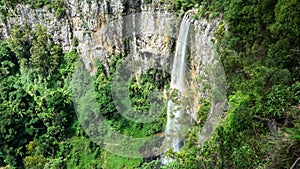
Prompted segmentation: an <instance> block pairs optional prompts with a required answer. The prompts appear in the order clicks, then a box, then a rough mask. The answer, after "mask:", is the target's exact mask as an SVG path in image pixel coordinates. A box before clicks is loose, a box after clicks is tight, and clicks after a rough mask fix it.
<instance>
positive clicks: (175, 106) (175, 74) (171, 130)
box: [165, 15, 191, 152]
mask: <svg viewBox="0 0 300 169" xmlns="http://www.w3.org/2000/svg"><path fill="white" fill-rule="evenodd" d="M190 25H191V20H190V18H189V16H188V15H185V16H184V17H183V20H182V22H181V26H180V31H179V36H178V40H177V44H176V52H175V58H174V62H173V68H172V74H171V85H170V88H171V98H170V100H169V101H168V114H167V125H166V131H165V134H166V140H167V142H168V143H169V144H171V146H172V147H173V151H174V152H178V151H179V150H180V148H181V146H182V141H183V140H182V137H181V135H180V130H181V127H182V125H181V124H180V123H181V121H180V120H181V118H182V115H183V113H184V105H182V104H180V103H181V101H180V100H181V99H182V96H183V94H184V93H185V90H186V87H185V83H184V80H185V72H186V62H185V59H186V57H185V55H186V48H187V40H188V34H189V28H190ZM175 92H177V93H175ZM174 93H175V95H176V94H179V96H180V98H179V100H178V101H174V98H172V95H174Z"/></svg>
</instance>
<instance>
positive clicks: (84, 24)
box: [0, 0, 219, 120]
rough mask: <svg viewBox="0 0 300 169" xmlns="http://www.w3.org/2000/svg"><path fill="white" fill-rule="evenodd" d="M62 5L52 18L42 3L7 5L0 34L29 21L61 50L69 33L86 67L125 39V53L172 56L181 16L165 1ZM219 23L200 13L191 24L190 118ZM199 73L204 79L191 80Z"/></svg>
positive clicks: (77, 0) (69, 0) (120, 47)
mask: <svg viewBox="0 0 300 169" xmlns="http://www.w3.org/2000/svg"><path fill="white" fill-rule="evenodd" d="M65 6H66V11H65V15H64V16H63V17H61V18H57V17H56V16H55V11H52V10H51V9H47V8H46V7H44V8H41V9H32V8H31V7H30V6H29V5H25V4H18V5H17V6H16V8H15V10H10V11H11V14H12V16H11V17H9V18H7V22H6V23H0V35H1V37H2V39H6V38H8V37H9V36H10V32H11V30H12V29H13V27H14V25H16V24H19V25H24V24H25V23H29V25H31V26H32V27H33V28H34V26H35V24H37V23H39V24H41V25H42V26H45V27H47V31H48V33H49V34H50V35H51V36H52V38H53V39H54V41H55V42H57V43H59V44H61V46H62V48H63V50H64V51H70V50H71V49H72V48H73V46H72V39H73V38H76V39H77V40H78V42H79V46H78V47H77V49H78V50H79V51H80V52H81V56H82V59H83V61H84V63H85V64H86V67H87V69H88V70H89V71H90V72H93V71H94V68H93V63H94V60H95V58H99V59H100V60H102V61H104V65H105V63H107V62H108V60H109V58H110V56H112V55H113V54H116V53H122V52H123V53H124V52H126V50H127V49H126V48H124V46H126V45H125V43H128V44H127V48H128V49H129V54H130V55H132V56H133V57H134V58H141V60H142V62H144V63H147V62H148V61H149V57H160V58H163V59H162V61H160V62H161V65H166V66H170V65H168V63H172V62H171V61H166V60H168V59H173V55H172V53H174V46H175V42H176V39H177V36H178V31H179V30H178V29H179V25H180V21H181V20H180V18H179V17H176V16H175V15H174V14H172V12H171V11H169V9H170V4H168V3H167V2H165V3H161V2H160V1H159V0H152V2H151V3H146V2H145V0H140V1H138V0H101V1H100V0H65ZM218 23H219V21H218V20H210V21H209V20H206V19H205V18H203V19H201V20H196V21H195V22H194V23H193V26H192V27H191V30H190V31H191V33H190V43H189V44H188V45H189V46H188V49H187V50H188V51H189V54H190V58H188V60H190V63H189V66H188V68H189V70H191V73H190V74H189V76H190V77H191V79H192V80H191V81H189V82H188V85H189V87H191V88H195V89H197V90H195V91H194V93H195V97H194V100H193V101H192V102H193V104H192V105H194V106H192V107H191V112H190V114H191V115H192V117H193V118H194V119H195V120H197V115H196V112H197V110H198V108H199V103H198V100H199V97H205V98H208V99H210V97H211V96H210V95H209V91H208V90H206V89H203V88H204V86H205V85H207V84H208V85H212V84H211V83H210V82H209V81H211V80H214V78H211V76H212V75H213V74H212V72H211V70H212V69H211V67H212V66H209V65H214V62H215V60H214V57H213V56H214V55H215V53H214V50H213V45H212V43H211V39H212V38H213V32H214V30H215V28H216V27H217V25H218ZM126 40H127V42H126ZM127 52H128V51H127ZM164 59H165V60H164ZM106 67H107V64H106ZM203 77H205V78H204V79H206V81H207V82H205V80H204V81H203V80H201V82H199V81H196V80H195V79H197V78H203Z"/></svg>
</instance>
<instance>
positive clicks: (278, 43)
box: [0, 0, 300, 169]
mask: <svg viewBox="0 0 300 169" xmlns="http://www.w3.org/2000/svg"><path fill="white" fill-rule="evenodd" d="M18 3H21V4H29V5H31V7H32V8H41V7H48V8H49V9H51V10H52V11H53V12H54V13H55V14H56V16H57V17H64V12H65V7H64V1H61V0H55V1H49V0H36V1H32V0H26V1H20V0H19V1H5V0H1V1H0V13H1V20H2V21H3V22H6V21H7V18H8V17H10V16H11V13H10V10H8V9H14V7H15V5H16V4H18ZM148 3H151V1H149V2H148ZM161 3H167V2H164V1H163V0H162V1H161ZM168 3H169V2H168ZM171 4H172V10H173V12H174V13H182V12H184V11H188V10H190V9H194V10H197V11H198V13H197V14H195V15H194V17H195V18H196V19H197V17H200V16H201V17H206V18H207V19H208V20H209V19H212V18H214V17H220V18H222V22H221V23H220V24H219V25H218V28H217V31H216V32H215V39H214V43H215V47H216V50H217V52H218V54H219V55H220V56H221V59H222V63H223V66H224V68H225V72H226V76H227V86H226V87H227V92H228V93H227V97H228V99H229V105H230V106H229V107H228V109H227V110H226V112H225V114H226V117H225V119H224V120H223V121H222V123H221V124H220V125H219V126H218V128H217V130H216V132H215V134H214V135H213V137H212V138H211V139H210V140H208V141H207V142H205V143H204V145H203V146H201V147H199V146H198V140H197V138H198V135H197V133H198V131H199V130H200V129H201V127H202V126H201V125H202V124H201V123H200V124H198V123H195V124H194V127H193V128H192V129H191V130H190V132H189V134H188V138H187V140H186V141H185V144H184V146H183V148H182V150H181V151H180V152H179V153H173V152H172V151H169V152H168V153H167V155H169V156H171V157H173V158H174V159H175V160H174V162H173V163H170V164H167V165H165V166H161V168H180V169H181V168H187V169H192V168H195V169H197V168H251V169H252V168H291V167H292V166H293V164H294V163H295V162H297V159H299V158H300V81H299V80H300V76H299V75H300V27H299V25H300V1H298V0H277V1H274V0H260V1H253V0H243V1H242V0H225V1H217V0H209V1H195V0H174V1H171ZM124 57H126V56H125V55H122V54H116V55H113V56H111V58H112V59H111V62H110V63H109V64H110V65H109V68H110V69H109V70H105V69H104V67H103V64H102V63H99V64H98V68H97V70H98V71H97V73H96V75H95V78H94V79H93V80H94V85H95V90H96V93H97V96H96V98H97V102H98V103H99V111H101V112H103V113H104V114H103V117H104V118H105V119H106V120H107V121H108V122H109V124H110V125H111V126H112V128H113V129H114V130H116V131H118V132H121V133H124V134H126V135H128V136H134V137H145V136H150V135H155V134H159V133H160V132H162V131H163V130H164V125H165V122H166V119H165V117H166V112H163V113H162V116H161V118H160V119H158V120H157V121H154V122H153V123H149V124H143V123H137V122H131V121H129V120H127V119H125V118H122V117H121V116H120V114H118V113H117V110H116V107H115V105H114V103H113V101H112V96H111V92H112V91H111V81H112V79H111V76H109V73H107V71H108V72H110V73H113V72H115V71H116V67H117V66H118V65H119V64H120V61H121V60H122V58H124ZM79 58H80V53H79V52H78V51H77V50H76V47H75V46H74V49H73V50H72V51H70V52H63V50H62V48H61V46H60V45H59V44H58V43H55V42H54V41H53V39H52V38H51V35H50V34H47V29H46V28H45V27H43V26H41V25H39V24H38V25H35V29H31V28H30V26H29V25H15V27H14V28H13V30H12V31H11V37H10V38H8V39H3V40H1V41H0V70H1V71H0V75H1V76H0V80H1V81H0V166H3V167H8V168H47V169H48V168H145V169H146V168H156V167H157V166H159V165H160V161H159V158H157V157H156V158H153V159H142V158H132V159H130V158H125V157H120V156H117V155H114V154H112V153H110V152H107V151H105V150H104V149H102V147H101V146H100V145H101V144H96V143H94V142H93V141H92V140H90V139H89V137H88V136H87V135H86V133H85V131H83V129H82V127H81V125H80V124H79V121H78V119H77V116H76V112H75V110H74V103H73V99H72V86H71V85H72V83H71V81H72V75H73V72H74V70H75V66H76V64H82V63H81V61H80V59H79ZM139 78H140V81H139V83H138V84H137V81H136V80H135V79H132V81H131V82H130V86H129V91H130V99H131V101H132V103H133V105H134V106H136V107H137V109H139V110H140V111H141V112H142V111H144V110H146V109H149V106H150V104H151V103H149V101H147V99H146V98H147V97H146V96H147V95H149V93H150V92H151V91H153V90H156V89H157V90H162V88H168V85H169V83H170V77H169V75H167V74H164V73H163V72H160V71H157V70H149V71H147V72H146V73H145V74H142V75H141V76H140V77H139ZM162 79H166V80H165V81H163V80H162ZM202 105H204V106H202V107H200V109H199V112H198V115H201V117H200V119H201V120H200V121H204V120H205V118H206V115H207V111H208V109H209V108H208V107H209V103H207V102H206V101H205V100H202ZM299 163H300V162H298V163H295V165H294V166H293V167H294V169H296V168H297V167H298V168H299V166H300V164H299Z"/></svg>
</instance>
